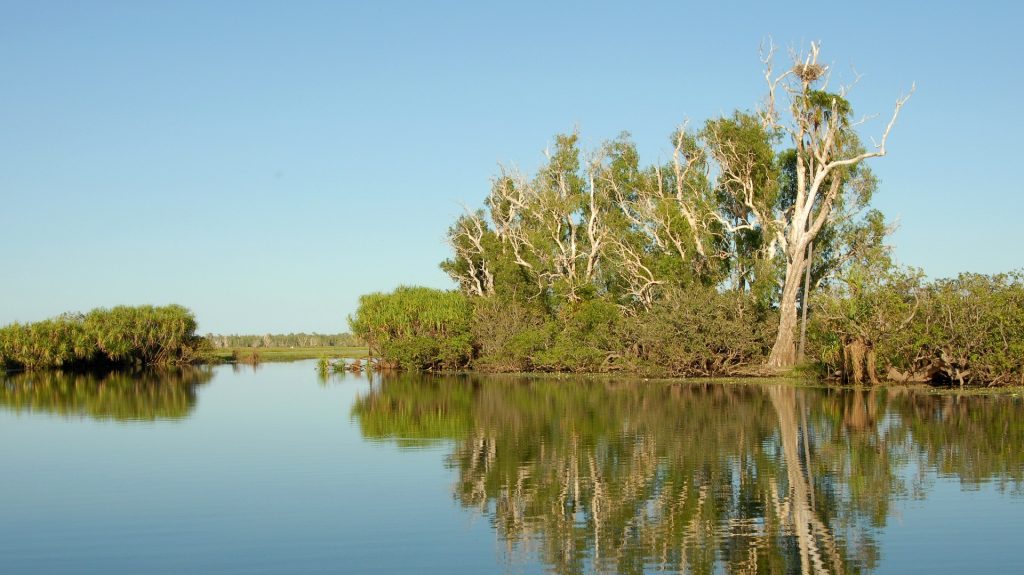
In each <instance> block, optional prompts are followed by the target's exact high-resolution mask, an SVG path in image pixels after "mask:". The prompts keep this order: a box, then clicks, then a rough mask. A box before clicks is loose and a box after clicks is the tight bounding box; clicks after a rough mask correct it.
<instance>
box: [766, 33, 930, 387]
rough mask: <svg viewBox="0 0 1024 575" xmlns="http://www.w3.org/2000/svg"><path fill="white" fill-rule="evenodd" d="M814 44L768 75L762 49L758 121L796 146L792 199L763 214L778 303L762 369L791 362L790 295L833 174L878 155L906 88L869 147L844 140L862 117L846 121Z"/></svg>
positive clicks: (824, 214)
mask: <svg viewBox="0 0 1024 575" xmlns="http://www.w3.org/2000/svg"><path fill="white" fill-rule="evenodd" d="M819 49H820V46H819V44H817V43H812V44H811V47H810V50H809V52H808V53H807V54H805V55H803V56H802V57H796V56H795V57H794V65H793V67H792V68H790V69H788V70H786V71H785V72H783V73H781V74H778V75H776V74H775V72H774V71H773V69H772V56H773V50H772V49H771V48H769V49H768V50H767V51H766V53H764V54H763V57H762V61H763V62H764V65H765V74H764V77H765V80H766V81H767V83H768V97H767V102H766V104H765V107H764V109H763V110H761V120H762V122H763V123H764V126H765V127H766V128H767V129H769V130H777V131H780V132H781V133H784V134H786V135H787V136H788V138H789V140H790V142H791V144H792V145H793V146H794V147H795V148H796V180H797V181H796V198H795V201H794V202H793V205H792V206H791V207H790V208H789V209H787V210H785V211H784V212H779V213H775V214H773V215H772V217H771V219H770V220H769V219H768V217H769V216H768V215H767V214H765V215H764V217H765V219H766V221H767V222H768V223H770V224H772V226H773V228H774V230H775V234H774V236H775V237H774V240H775V241H777V246H778V249H779V250H780V251H781V253H782V255H783V256H784V258H785V275H784V278H783V280H782V283H781V287H782V295H781V299H780V302H779V316H780V317H779V330H778V335H777V337H776V339H775V344H774V346H773V347H772V351H771V355H770V356H769V359H768V365H769V367H775V368H780V367H789V366H792V365H793V364H794V363H795V361H796V346H795V335H796V328H797V324H798V321H797V296H798V294H799V292H800V285H801V283H802V280H803V275H804V270H805V267H806V266H807V265H808V263H809V261H808V258H807V247H808V245H809V244H810V243H811V242H812V241H813V240H814V238H815V236H817V234H818V232H819V231H820V230H821V228H822V226H823V225H824V224H825V223H826V222H827V221H828V220H829V217H830V215H831V214H832V208H833V206H834V204H835V202H836V199H837V198H838V196H839V194H840V192H841V189H842V178H841V177H839V174H838V172H839V171H840V170H842V169H845V168H853V167H855V166H856V165H857V164H859V163H861V162H863V161H865V160H867V159H870V158H878V157H881V156H884V155H885V154H886V148H885V145H886V141H887V140H888V137H889V133H890V132H891V131H892V127H893V125H894V124H895V123H896V118H897V117H898V116H899V113H900V110H901V109H902V108H903V105H904V104H906V102H907V100H908V99H909V98H910V96H911V94H913V92H914V87H913V86H912V87H911V89H910V92H909V93H907V94H905V95H902V96H900V97H899V98H898V99H897V100H896V105H895V108H894V110H893V113H892V117H891V118H890V119H889V122H888V124H887V125H886V127H885V130H884V131H883V132H882V136H881V139H880V140H879V141H877V142H874V149H873V150H869V151H864V150H861V149H859V148H854V147H851V146H844V145H843V143H844V138H845V134H846V132H847V130H850V129H852V128H853V127H855V126H856V125H859V124H861V123H862V122H863V120H861V121H859V122H854V123H851V124H846V123H844V122H845V116H846V113H847V110H845V109H844V108H845V107H846V106H847V105H846V95H847V93H848V90H849V87H842V88H840V89H839V91H838V92H837V93H836V94H830V93H829V92H828V91H827V87H828V78H829V70H828V66H825V65H822V64H819V62H818V57H819ZM780 95H782V96H783V97H784V98H786V99H788V108H789V109H788V113H787V114H785V115H783V114H780V113H779V109H778V106H777V100H778V96H780Z"/></svg>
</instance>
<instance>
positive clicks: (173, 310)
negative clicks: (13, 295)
mask: <svg viewBox="0 0 1024 575" xmlns="http://www.w3.org/2000/svg"><path fill="white" fill-rule="evenodd" d="M195 330H196V320H195V318H194V317H193V316H192V312H190V311H189V310H187V309H185V308H184V307H182V306H179V305H168V306H162V307H154V306H148V305H147V306H135V307H131V306H117V307H114V308H111V309H104V308H99V309H94V310H92V311H90V312H89V313H86V314H81V313H66V314H63V315H61V316H59V317H56V318H53V319H48V320H44V321H39V322H35V323H26V324H21V323H13V324H10V325H7V326H4V327H3V328H0V367H3V368H4V369H24V370H28V371H32V370H38V369H58V368H94V367H113V366H133V367H137V366H168V365H181V364H187V363H196V362H200V361H203V360H204V359H206V357H207V355H206V353H207V351H208V349H209V342H208V341H207V340H206V339H204V338H202V337H199V336H197V335H196V334H195Z"/></svg>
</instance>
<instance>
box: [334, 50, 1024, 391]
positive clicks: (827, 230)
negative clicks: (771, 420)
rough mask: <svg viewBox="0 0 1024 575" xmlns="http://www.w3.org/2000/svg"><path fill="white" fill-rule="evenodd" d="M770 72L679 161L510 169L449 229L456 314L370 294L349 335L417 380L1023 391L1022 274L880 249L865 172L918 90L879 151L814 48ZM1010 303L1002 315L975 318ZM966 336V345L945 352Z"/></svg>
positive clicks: (687, 137) (615, 156) (422, 298)
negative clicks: (752, 99)
mask: <svg viewBox="0 0 1024 575" xmlns="http://www.w3.org/2000/svg"><path fill="white" fill-rule="evenodd" d="M772 62H773V60H772V55H771V53H770V52H769V53H768V54H766V55H765V57H764V64H765V79H766V80H767V86H768V88H767V97H766V99H765V101H764V104H763V105H762V106H761V107H760V108H758V109H757V110H756V111H754V112H750V111H736V112H734V113H732V114H731V115H728V116H725V117H721V118H714V119H711V120H708V121H707V122H705V123H704V124H703V125H702V126H700V127H697V128H691V127H689V126H687V125H684V126H682V127H680V128H679V129H677V130H676V131H675V132H674V133H673V134H672V136H671V142H672V153H671V156H670V158H668V159H667V160H666V161H663V162H658V163H653V164H645V163H642V162H641V160H640V157H639V153H638V151H637V148H636V145H635V144H634V143H633V142H632V140H631V139H630V138H629V136H628V134H623V135H621V136H620V137H618V138H616V139H614V140H612V141H610V142H606V143H605V144H603V145H602V146H600V147H599V148H598V149H596V150H582V149H581V147H580V145H579V136H578V134H577V133H572V134H563V135H559V136H556V138H555V139H554V142H553V146H552V147H551V149H549V150H548V151H547V152H546V162H545V163H544V164H543V165H542V166H541V167H540V168H539V169H538V170H537V171H536V173H534V174H524V173H521V172H519V171H517V170H512V169H503V170H502V171H501V172H500V173H499V174H498V175H497V177H495V179H494V181H493V184H492V187H491V190H490V192H489V194H488V195H487V197H486V199H485V201H484V206H483V207H482V208H480V209H477V210H467V212H466V213H465V214H464V215H462V216H461V217H459V218H458V219H457V220H456V222H455V223H454V224H453V225H452V226H451V228H450V229H449V232H448V239H449V242H450V244H451V246H452V250H453V254H452V257H451V258H450V259H448V260H446V261H445V262H443V263H442V264H441V266H442V268H443V269H444V270H445V271H446V272H447V273H448V274H449V275H450V276H451V277H452V279H453V280H455V281H456V282H457V283H458V286H459V289H458V293H459V294H460V295H461V296H462V298H463V299H462V300H461V301H462V302H463V303H462V304H460V305H461V308H460V310H459V311H453V310H455V308H456V307H458V306H456V305H455V304H454V303H453V302H454V301H455V300H454V299H453V297H454V296H452V295H451V294H445V293H437V294H434V295H433V296H431V295H430V294H429V293H428V292H422V291H421V292H417V295H416V297H415V298H414V299H416V300H417V301H418V302H419V304H420V305H421V306H422V307H420V308H416V307H415V306H413V307H410V304H411V302H410V301H409V300H410V296H411V295H412V293H413V292H412V291H410V290H411V288H402V289H400V290H398V291H396V292H395V293H393V294H390V297H391V299H390V300H389V299H388V295H387V294H371V295H370V296H367V297H366V298H365V299H364V301H361V305H360V308H359V309H358V310H357V312H356V314H355V315H354V316H353V319H352V322H351V324H350V325H351V327H352V329H353V332H354V333H355V334H356V335H358V336H360V337H362V338H363V339H364V340H365V341H367V343H368V344H369V345H370V346H371V349H373V348H377V351H378V354H379V355H382V356H383V357H384V359H385V360H386V361H387V362H389V363H393V364H397V365H403V366H406V367H410V368H428V369H441V368H444V369H450V368H459V367H466V366H473V367H475V368H478V369H492V370H499V371H522V370H552V371H562V370H568V371H612V370H630V371H640V372H652V373H661V374H666V375H723V374H735V373H749V372H751V371H752V370H755V369H761V368H768V369H780V368H790V367H793V366H794V365H796V364H797V363H799V362H801V361H803V360H805V359H811V360H814V361H817V363H818V365H819V366H821V367H822V369H823V370H826V371H827V372H828V373H837V372H838V373H839V374H841V375H842V376H844V377H847V378H850V379H854V380H856V381H858V382H859V381H861V380H863V379H868V380H871V381H875V380H877V378H878V377H889V376H891V377H903V378H907V379H926V378H930V379H933V380H934V379H945V380H952V381H957V382H960V383H964V382H965V381H966V382H968V383H978V382H984V383H991V382H1003V383H1005V382H1009V381H1012V380H1014V379H1015V378H1019V377H1020V376H1021V374H1022V373H1024V369H1022V365H1021V363H1022V361H1024V360H1022V359H1021V354H1020V353H1019V349H1020V346H1021V342H1022V341H1024V330H1022V329H1021V326H1022V324H1021V319H1020V318H1024V304H1022V301H1021V299H1020V295H1019V294H1020V292H1021V290H1022V287H1021V282H1020V276H1019V275H1012V274H1011V275H1004V276H992V277H986V276H962V277H961V278H959V279H958V280H949V281H947V282H945V283H943V282H933V283H931V284H928V283H926V282H924V281H923V279H922V277H921V274H920V272H917V271H914V270H908V269H903V268H900V267H898V266H896V265H895V264H894V262H893V261H892V259H891V257H890V253H889V248H888V247H887V246H886V245H885V244H884V243H883V241H884V239H885V237H886V235H887V234H888V233H889V232H890V231H891V225H890V224H888V223H887V222H886V220H885V217H884V216H883V214H881V213H880V212H879V211H877V210H874V209H871V205H870V203H871V199H872V196H873V195H874V194H875V192H876V191H877V188H878V180H877V178H876V177H875V176H874V174H873V173H872V172H871V170H870V168H869V166H868V165H867V164H866V161H867V160H869V159H872V158H877V157H881V156H884V155H885V154H886V142H887V140H888V137H889V134H890V132H891V130H892V129H893V126H894V124H895V121H896V119H897V117H898V115H899V113H900V111H901V109H902V108H903V106H904V104H905V103H906V102H907V99H908V97H909V94H908V95H906V96H902V97H900V98H898V99H897V100H896V104H895V107H894V110H893V113H892V115H891V116H890V118H889V120H888V123H887V124H886V125H885V127H884V129H883V131H882V132H881V134H880V135H878V137H877V142H876V143H873V144H872V145H871V146H866V145H865V144H864V143H863V142H862V139H861V137H860V135H859V134H858V131H857V130H858V127H859V126H860V124H861V123H862V120H860V119H858V118H857V117H856V116H855V115H854V111H853V107H852V104H851V102H850V101H849V99H848V96H849V90H848V88H845V87H839V88H838V89H835V90H831V89H830V88H829V76H830V74H829V69H828V67H827V66H825V65H822V64H820V63H819V49H818V46H817V45H813V44H812V45H811V47H810V50H809V51H808V52H807V53H806V54H805V55H803V56H801V57H797V58H795V60H794V63H793V65H792V66H791V67H789V68H787V69H786V70H784V71H782V72H781V73H779V72H775V71H774V69H773V67H772ZM873 142H874V140H873ZM864 279H866V280H869V282H874V283H873V284H871V285H865V286H864V287H863V289H862V288H860V287H857V286H858V285H860V284H863V281H862V280H864ZM858 282H860V284H859V283H858ZM968 285H970V286H974V287H975V288H977V289H966V288H965V289H962V288H963V287H964V286H968ZM865 298H867V299H865ZM871 298H876V299H879V300H880V301H878V302H874V301H869V300H871ZM997 301H998V302H999V305H1000V306H1002V307H1000V308H999V310H1000V311H999V312H998V314H999V317H998V318H997V317H986V318H984V319H981V318H979V317H975V316H977V315H979V314H980V315H985V314H987V313H989V312H991V311H992V310H993V308H992V307H991V306H992V305H995V302H997ZM371 308H372V309H373V310H374V311H372V312H371V311H370V310H371ZM953 308H956V309H958V310H961V311H962V312H963V313H961V314H960V315H956V314H953V315H951V314H950V313H945V315H944V316H943V313H944V311H945V312H949V311H950V310H951V309H953ZM399 309H401V310H402V311H401V312H400V313H397V310H399ZM440 309H444V310H447V311H446V312H444V314H442V315H444V316H445V317H446V318H447V319H446V321H447V322H448V323H438V322H437V318H436V317H433V316H436V313H435V312H436V311H437V310H440ZM970 310H973V311H970ZM392 311H395V312H396V313H391V312H392ZM972 313H973V314H974V315H971V314H972ZM420 315H423V316H424V317H419V316H420ZM427 316H431V317H432V318H433V319H432V320H428V319H427ZM801 316H803V318H804V320H805V322H804V324H803V325H805V326H806V325H807V324H808V323H809V324H810V325H811V328H810V337H811V338H812V339H813V340H814V341H811V342H810V343H807V344H805V337H804V336H803V330H802V329H801V321H800V320H801ZM808 316H809V317H808ZM954 316H956V317H954ZM943 317H945V320H943ZM424 320H427V321H424ZM993 326H998V328H999V331H998V332H997V334H998V335H997V336H993V332H992V331H990V328H992V327H993ZM909 328H912V329H909ZM908 329H909V331H908ZM897 332H899V333H900V334H902V335H901V337H903V340H906V341H905V343H903V344H901V345H902V347H899V349H898V350H896V349H895V348H893V347H892V346H891V345H890V344H889V343H887V342H888V341H890V338H889V336H890V335H891V334H896V333H897ZM909 333H914V334H917V336H918V337H914V338H910V337H909V336H907V335H906V334H909ZM953 333H956V334H958V335H959V336H960V339H956V338H952V339H950V340H949V342H961V343H962V345H963V347H956V348H954V347H953V346H956V345H960V344H956V343H949V342H947V343H943V340H942V338H944V337H946V336H949V335H951V334H953ZM410 338H420V339H423V338H425V339H433V340H434V341H435V342H436V345H434V347H431V346H428V345H422V341H421V342H420V344H415V345H414V344H412V343H410V342H411V341H412V339H410ZM887 346H888V347H887ZM454 349H459V350H460V353H458V354H453V353H452V351H453V350H454ZM436 350H444V352H443V354H438V353H434V351H436ZM809 352H810V353H813V354H815V355H814V356H813V357H806V354H807V353H809ZM1014 354H1016V355H1014ZM979 362H981V363H985V366H984V367H982V368H980V369H979V368H976V367H974V365H975V364H978V363H979ZM893 370H894V371H893ZM866 372H870V373H866Z"/></svg>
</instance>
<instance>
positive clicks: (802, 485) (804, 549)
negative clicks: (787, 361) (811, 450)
mask: <svg viewBox="0 0 1024 575" xmlns="http://www.w3.org/2000/svg"><path fill="white" fill-rule="evenodd" d="M768 394H769V396H770V397H771V400H772V405H774V406H775V410H776V412H777V413H778V416H779V434H780V435H781V439H782V453H783V458H784V459H785V461H786V479H787V482H788V484H789V493H788V497H787V498H786V500H787V501H786V504H785V505H783V504H780V503H779V502H778V499H777V498H776V510H777V511H778V512H780V513H781V514H780V517H782V518H784V519H785V520H788V522H789V524H790V525H791V527H792V529H793V531H794V533H795V534H796V536H797V542H798V545H799V548H800V565H801V573H811V572H812V568H813V572H814V573H828V570H827V569H826V568H825V563H824V561H823V560H822V554H821V550H820V549H819V542H820V543H821V544H822V545H824V547H825V553H827V555H828V558H829V559H830V562H831V563H832V566H833V568H834V569H835V571H836V572H837V573H842V571H843V561H842V557H841V556H840V554H839V547H838V545H837V544H836V541H835V537H834V536H833V535H832V532H831V530H830V529H829V527H828V526H827V525H825V524H824V523H823V522H822V521H821V518H820V517H818V515H817V513H816V512H815V509H814V486H813V485H812V484H810V482H809V481H808V477H807V476H805V475H804V469H807V471H808V473H809V472H810V465H811V462H810V459H808V460H806V461H802V459H803V458H802V457H801V454H800V450H799V449H798V442H799V438H800V435H799V434H800V428H799V426H798V424H797V421H796V414H797V402H796V390H795V389H793V388H792V387H788V386H784V385H778V386H774V387H772V388H771V389H769V390H768Z"/></svg>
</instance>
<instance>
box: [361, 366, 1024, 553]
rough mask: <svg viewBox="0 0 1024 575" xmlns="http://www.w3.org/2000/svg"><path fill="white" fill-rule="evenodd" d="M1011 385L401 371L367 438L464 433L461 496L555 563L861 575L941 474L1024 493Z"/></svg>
mask: <svg viewBox="0 0 1024 575" xmlns="http://www.w3.org/2000/svg"><path fill="white" fill-rule="evenodd" d="M1022 412H1024V409H1022V406H1021V404H1020V402H1019V401H1017V400H1014V399H1013V398H1009V397H985V398H967V397H960V398H957V397H952V396H931V395H923V394H915V393H911V392H909V391H907V390H904V389H883V390H877V389H876V390H870V391H866V390H841V391H840V390H831V391H829V390H819V389H807V388H797V387H793V386H789V385H772V384H764V383H761V384H754V385H747V384H721V383H712V384H699V383H696V384H689V383H687V384H683V383H675V384H664V383H658V384H655V383H651V384H642V383H614V382H589V383H586V382H580V381H572V380H562V381H552V380H530V379H523V380H514V379H508V378H505V379H487V380H482V379H477V378H472V377H470V378H462V379H436V378H435V379H428V378H419V377H397V378H390V379H385V380H383V381H381V382H379V383H377V384H375V385H374V386H372V387H371V390H370V391H369V392H368V393H366V394H365V395H363V396H362V397H360V398H359V399H357V401H356V403H355V404H354V406H353V416H354V417H355V418H356V419H357V421H358V423H359V425H360V427H361V430H362V433H363V434H364V436H365V437H367V438H371V439H378V440H390V441H395V442H397V443H398V444H400V445H404V446H415V445H422V444H423V443H425V442H437V441H442V440H444V441H454V447H453V449H452V451H451V453H450V455H449V457H448V463H449V465H450V466H451V467H452V468H453V469H455V470H456V471H457V473H458V479H457V482H456V485H455V486H454V494H455V497H456V499H457V501H458V502H459V503H460V504H461V505H463V506H465V507H467V508H470V509H474V510H477V511H478V512H479V513H481V514H482V515H484V516H485V517H487V518H488V519H489V520H490V522H491V523H492V525H493V526H494V528H495V530H496V531H497V533H498V535H499V537H500V538H501V540H502V541H503V542H504V543H505V545H506V549H507V553H508V554H509V556H510V557H512V558H514V557H516V556H517V555H519V554H536V555H537V556H538V557H540V559H541V560H542V561H543V562H544V563H545V564H546V565H548V566H549V568H550V569H551V570H552V571H553V572H556V573H583V572H591V571H597V572H608V573H611V572H618V573H641V572H644V571H646V570H654V569H656V570H662V569H664V570H673V571H679V572H692V573H711V572H719V571H722V570H725V571H728V572H739V573H758V572H771V573H779V572H793V573H798V572H799V573H826V572H827V573H857V572H862V571H870V570H872V569H874V568H875V567H877V565H878V564H879V560H880V555H881V550H880V549H879V545H878V543H877V540H876V535H877V533H878V530H879V529H880V528H881V527H883V526H884V525H885V524H886V521H887V520H888V519H889V517H890V515H891V513H890V505H891V504H892V503H893V501H895V500H896V499H897V498H901V497H924V496H926V495H927V492H928V484H927V481H926V479H925V478H926V476H927V474H926V473H923V472H922V471H921V470H926V469H936V470H938V471H939V472H940V473H945V474H952V475H955V476H957V477H959V478H960V480H961V481H963V482H964V483H967V484H979V483H982V482H989V481H994V482H997V484H998V485H999V486H1000V488H1002V489H1010V490H1013V491H1015V492H1016V493H1020V492H1021V486H1022V469H1024V466H1022V450H1021V449H1020V446H1021V445H1024V418H1022V417H1021V415H1022Z"/></svg>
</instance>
